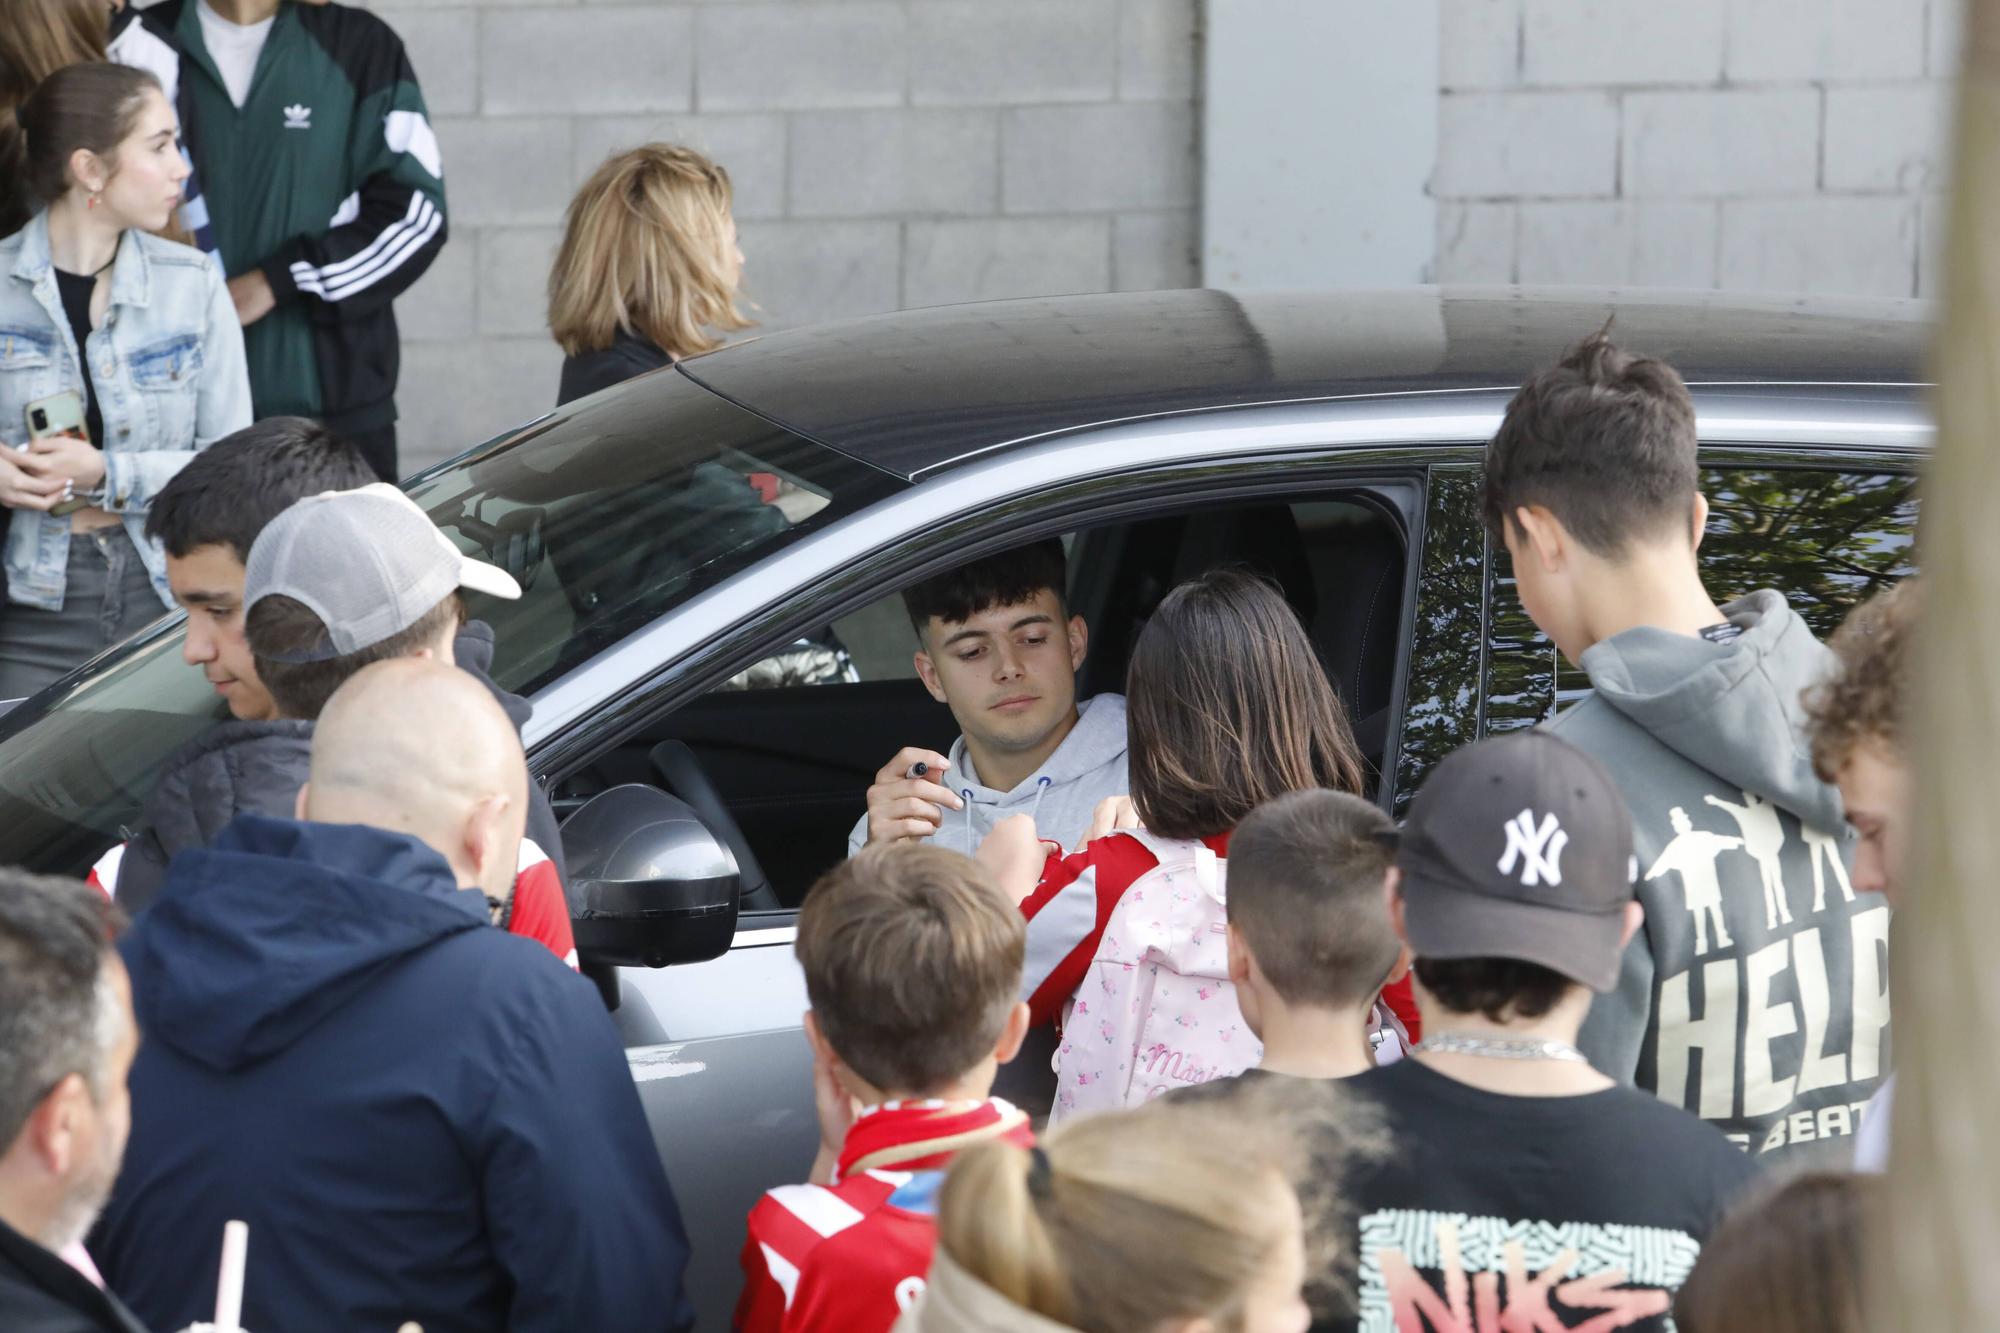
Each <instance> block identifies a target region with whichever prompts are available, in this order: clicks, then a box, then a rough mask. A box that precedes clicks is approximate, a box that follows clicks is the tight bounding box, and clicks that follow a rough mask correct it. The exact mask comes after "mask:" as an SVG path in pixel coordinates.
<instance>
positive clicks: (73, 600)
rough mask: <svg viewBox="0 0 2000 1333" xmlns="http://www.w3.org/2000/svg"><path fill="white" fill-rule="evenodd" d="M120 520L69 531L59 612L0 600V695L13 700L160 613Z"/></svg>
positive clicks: (136, 550) (150, 583)
mask: <svg viewBox="0 0 2000 1333" xmlns="http://www.w3.org/2000/svg"><path fill="white" fill-rule="evenodd" d="M166 613H167V612H166V608H165V607H163V606H161V605H160V598H159V594H158V593H155V592H154V591H153V581H152V579H151V578H150V577H148V575H147V573H146V564H145V562H144V561H143V560H141V559H140V558H139V548H138V547H136V546H134V545H133V544H132V538H131V537H130V536H129V535H128V534H127V533H126V531H125V528H124V525H122V524H118V525H115V526H112V527H107V528H99V529H98V530H97V531H95V532H72V533H71V534H70V537H69V566H68V570H67V573H66V575H65V578H64V580H63V609H62V610H60V611H44V610H42V609H41V608H40V607H34V606H22V605H21V604H20V603H18V602H7V601H0V699H19V698H22V697H24V696H26V695H30V694H33V693H34V692H35V691H37V690H39V689H41V688H42V687H43V686H45V685H48V684H51V683H52V682H54V681H55V679H56V678H57V677H59V676H61V675H62V674H63V673H64V672H66V671H68V670H70V669H71V668H72V667H76V666H79V665H81V664H82V663H84V662H85V661H88V660H89V659H90V658H92V657H95V656H96V655H97V654H98V653H100V652H102V651H103V650H104V649H106V648H109V647H110V646H111V645H112V644H114V643H119V642H122V641H123V640H125V639H128V638H130V637H132V635H134V634H137V633H138V632H139V631H140V630H142V629H144V628H146V626H148V625H150V624H152V623H153V622H154V621H155V620H158V619H159V618H160V617H161V616H163V615H165V614H166Z"/></svg>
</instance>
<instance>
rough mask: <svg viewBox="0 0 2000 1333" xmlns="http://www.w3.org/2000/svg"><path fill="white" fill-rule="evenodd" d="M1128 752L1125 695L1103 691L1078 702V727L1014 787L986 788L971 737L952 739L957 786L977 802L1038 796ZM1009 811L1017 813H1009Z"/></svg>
mask: <svg viewBox="0 0 2000 1333" xmlns="http://www.w3.org/2000/svg"><path fill="white" fill-rule="evenodd" d="M1124 756H1125V696H1124V695H1122V694H1100V695H1097V696H1096V697H1094V698H1090V699H1085V700H1084V701H1083V702H1082V703H1079V704H1078V705H1077V706H1076V725H1075V726H1074V727H1071V728H1070V732H1069V735H1067V736H1065V737H1063V742H1062V744H1061V745H1058V746H1057V747H1056V748H1055V753H1053V754H1051V755H1050V756H1049V757H1048V759H1047V760H1046V761H1045V762H1044V763H1043V764H1042V766H1041V767H1040V768H1038V769H1036V770H1035V771H1034V772H1033V773H1031V774H1029V775H1028V776H1027V777H1026V778H1025V779H1023V780H1022V782H1021V783H1020V785H1018V786H1016V787H1015V788H1013V789H1012V790H1011V791H1000V790H998V789H997V788H993V787H986V786H982V785H980V783H979V782H978V781H977V780H976V779H975V778H974V777H973V776H972V761H971V760H970V759H968V758H967V757H966V753H965V737H963V736H960V737H959V738H958V739H957V740H955V741H953V742H952V743H951V752H950V753H949V754H948V755H947V756H946V758H948V759H950V760H951V775H952V786H953V787H954V788H955V789H956V790H957V791H958V792H959V794H960V795H964V794H965V793H966V792H968V791H969V792H971V793H972V803H973V804H974V805H1014V804H1018V803H1020V802H1024V801H1032V800H1034V799H1035V796H1036V795H1037V793H1038V791H1039V790H1040V788H1041V787H1042V786H1043V785H1044V784H1046V785H1049V786H1063V785H1066V784H1068V783H1072V782H1075V781H1076V780H1077V779H1078V778H1080V777H1082V776H1084V775H1085V774H1086V773H1089V772H1091V771H1092V770H1093V769H1098V768H1102V767H1104V766H1105V765H1106V764H1108V763H1111V762H1113V761H1115V760H1121V759H1123V758H1124ZM1008 813H1010V814H1011V813H1015V812H1013V811H1009V812H1008Z"/></svg>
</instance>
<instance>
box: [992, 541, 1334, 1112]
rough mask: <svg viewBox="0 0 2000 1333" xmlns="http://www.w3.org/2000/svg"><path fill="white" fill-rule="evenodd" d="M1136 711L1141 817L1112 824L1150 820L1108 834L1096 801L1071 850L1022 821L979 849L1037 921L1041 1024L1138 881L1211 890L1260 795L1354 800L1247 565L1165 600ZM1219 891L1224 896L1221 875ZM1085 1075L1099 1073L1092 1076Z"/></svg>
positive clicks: (1307, 658) (1033, 930) (1034, 962)
mask: <svg viewBox="0 0 2000 1333" xmlns="http://www.w3.org/2000/svg"><path fill="white" fill-rule="evenodd" d="M1125 706H1126V709H1127V717H1128V726H1129V736H1128V739H1127V757H1128V760H1129V763H1130V765H1131V776H1132V783H1131V786H1132V796H1131V801H1130V803H1129V816H1135V817H1136V819H1134V818H1132V817H1125V818H1118V819H1116V820H1115V822H1117V823H1119V824H1129V823H1132V822H1136V823H1138V824H1139V825H1140V826H1141V827H1140V828H1138V829H1135V830H1131V831H1121V832H1112V831H1111V830H1110V828H1109V825H1110V823H1112V822H1114V820H1113V818H1112V812H1110V811H1101V812H1100V818H1099V821H1098V827H1097V828H1095V829H1093V833H1094V834H1101V835H1102V836H1094V837H1093V838H1092V839H1091V840H1090V841H1088V842H1086V843H1085V844H1084V845H1083V846H1082V847H1081V848H1080V849H1079V850H1077V851H1075V852H1073V853H1070V854H1069V855H1067V856H1064V855H1062V853H1061V849H1060V848H1057V849H1054V854H1053V855H1051V854H1050V848H1049V847H1048V846H1047V845H1046V844H1042V843H1040V842H1038V841H1037V839H1036V833H1035V827H1034V823H1033V821H1032V819H1030V818H1029V817H1028V816H1025V815H1017V816H1014V817H1013V818H1011V819H1007V820H1003V821H1001V822H1000V823H999V824H998V825H996V826H995V828H994V830H993V832H992V833H991V834H990V835H989V836H988V837H987V839H986V841H985V842H984V843H983V844H982V845H981V846H980V849H979V859H980V860H981V861H984V862H985V863H986V864H987V865H988V866H989V868H991V869H992V870H993V872H994V874H995V876H996V877H997V878H998V879H999V881H1000V884H1001V886H1002V887H1003V888H1005V889H1007V890H1008V891H1009V892H1010V893H1012V894H1013V895H1014V897H1015V898H1016V899H1018V900H1019V901H1020V903H1021V910H1022V912H1023V913H1024V914H1026V916H1027V917H1028V956H1027V966H1026V970H1025V980H1024V981H1023V991H1024V993H1025V995H1026V998H1027V1000H1028V1004H1029V1008H1030V1010H1031V1011H1032V1013H1033V1016H1034V1018H1035V1019H1036V1021H1038V1022H1051V1021H1054V1020H1056V1019H1057V1018H1058V1017H1060V1016H1061V1015H1062V1013H1063V1011H1064V1008H1065V1006H1067V1005H1068V1004H1069V1003H1070V1001H1071V999H1072V997H1074V996H1075V995H1076V994H1077V991H1078V988H1079V987H1080V986H1081V985H1082V984H1083V982H1084V981H1085V979H1086V977H1087V976H1088V975H1089V974H1090V972H1091V969H1092V964H1093V961H1094V960H1096V959H1097V958H1098V957H1099V950H1100V946H1103V948H1104V949H1106V950H1113V949H1115V948H1116V947H1117V945H1116V942H1115V941H1114V939H1113V934H1115V933H1116V932H1111V933H1107V927H1109V926H1110V925H1111V923H1112V919H1113V913H1114V910H1115V909H1117V908H1118V907H1119V905H1120V902H1121V900H1122V899H1123V898H1124V897H1125V894H1126V892H1127V891H1128V890H1130V889H1131V888H1132V887H1133V886H1134V885H1135V884H1137V883H1138V882H1139V881H1140V880H1142V879H1145V878H1147V877H1148V876H1154V875H1156V873H1168V872H1171V871H1173V870H1175V869H1177V868H1178V862H1179V861H1182V860H1185V861H1188V862H1189V863H1190V866H1192V867H1193V868H1194V869H1193V872H1192V873H1190V874H1188V875H1186V876H1183V881H1184V883H1186V884H1193V885H1196V886H1197V887H1196V888H1195V890H1194V892H1195V893H1196V895H1197V896H1199V895H1200V894H1201V893H1202V892H1204V891H1206V890H1207V888H1208V881H1207V880H1205V879H1204V878H1203V875H1204V873H1205V872H1203V871H1202V870H1201V869H1200V867H1201V866H1203V865H1206V864H1209V863H1211V862H1213V861H1215V860H1217V859H1220V858H1224V857H1226V856H1227V855H1228V847H1229V835H1230V832H1231V831H1232V830H1233V829H1235V827H1236V825H1237V823H1238V821H1240V820H1241V819H1242V818H1243V817H1244V816H1245V815H1247V814H1249V813H1250V812H1251V811H1252V810H1254V809H1256V808H1257V807H1258V806H1259V805H1261V804H1263V803H1264V802H1266V801H1268V800H1271V799H1272V798H1273V797H1277V796H1282V795H1284V794H1285V793H1286V792H1295V791H1308V790H1311V789H1313V788H1322V787H1323V788H1327V789H1330V790H1333V791H1343V792H1352V793H1356V794H1358V793H1360V791H1361V789H1362V786H1363V783H1364V780H1365V772H1364V766H1363V763H1362V759H1361V751H1360V747H1359V746H1357V745H1356V744H1355V740H1354V732H1353V730H1352V728H1351V727H1350V726H1349V725H1348V721H1347V710H1346V709H1345V708H1343V707H1342V706H1341V702H1340V700H1339V698H1338V697H1337V696H1336V695H1335V694H1334V690H1333V686H1332V685H1331V684H1329V683H1328V681H1327V678H1326V672H1325V671H1324V670H1323V669H1322V668H1321V666H1320V663H1319V659H1318V657H1317V656H1315V655H1314V653H1313V649H1312V643H1311V642H1310V641H1309V640H1308V639H1307V638H1306V632H1305V628H1304V626H1302V625H1300V624H1299V620H1298V617H1297V616H1296V615H1295V614H1293V612H1292V608H1291V607H1290V606H1289V605H1288V604H1287V603H1286V602H1285V599H1284V596H1283V595H1282V594H1281V593H1279V592H1278V590H1277V589H1276V588H1274V587H1272V586H1271V585H1270V584H1269V583H1266V582H1264V581H1263V580H1262V579H1259V578H1256V577H1254V576H1252V575H1250V574H1247V573H1244V572H1241V571H1238V570H1231V569H1224V570H1217V571H1214V572H1211V573H1208V574H1205V575H1203V576H1202V577H1200V578H1198V579H1194V580H1192V581H1190V582H1188V583H1184V584H1182V585H1181V586H1179V587H1177V588H1175V589H1174V590H1173V591H1172V592H1169V593H1168V594H1167V595H1166V598H1165V599H1164V600H1163V601H1161V603H1160V606H1159V609H1158V610H1157V611H1155V612H1154V613H1153V616H1152V618H1151V619H1150V620H1148V621H1147V622H1146V627H1145V629H1143V630H1142V631H1140V634H1139V639H1138V642H1137V643H1136V644H1135V645H1134V647H1133V649H1132V661H1131V665H1130V667H1129V668H1128V670H1127V674H1126V685H1125ZM1115 803H1116V798H1114V800H1113V801H1112V802H1107V803H1106V805H1107V806H1110V805H1114V804H1115ZM1204 858H1205V859H1204ZM1170 861H1171V864H1170ZM1174 892H1176V890H1173V889H1169V890H1168V891H1167V892H1166V893H1163V894H1162V895H1161V896H1162V898H1168V897H1170V896H1172V894H1173V893H1174ZM1213 896H1214V897H1215V898H1216V899H1217V901H1218V903H1219V900H1220V885H1219V883H1216V884H1215V885H1214V893H1213ZM1174 900H1175V901H1178V902H1185V901H1187V900H1186V899H1185V898H1176V899H1174ZM1161 910H1162V912H1165V911H1166V909H1165V908H1162V909H1161ZM1219 940H1220V936H1219V935H1218V936H1217V941H1218V942H1219ZM1126 943H1127V944H1130V943H1131V941H1130V940H1127V941H1126ZM1216 952H1217V953H1218V955H1219V943H1218V944H1217V950H1216ZM1201 975H1202V976H1208V975H1210V973H1208V972H1206V971H1204V972H1202V973H1201ZM1205 989H1206V991H1207V993H1205V994H1204V995H1203V997H1202V998H1203V999H1210V998H1212V996H1213V995H1214V994H1215V993H1217V992H1220V993H1223V994H1224V995H1225V996H1226V995H1227V993H1228V992H1227V982H1226V980H1218V981H1217V983H1216V985H1214V986H1211V987H1206V988H1205ZM1108 993H1109V983H1107V994H1108ZM1095 998H1097V999H1098V1000H1099V1001H1100V1002H1104V997H1103V996H1097V997H1095ZM1156 998H1157V997H1156ZM1078 1012H1079V1013H1081V1012H1082V1006H1081V1005H1079V1006H1078ZM1111 1026H1112V1025H1111V1022H1110V1020H1109V1018H1108V1017H1107V1019H1106V1022H1105V1024H1104V1027H1105V1034H1104V1038H1103V1039H1104V1041H1105V1042H1112V1041H1113V1036H1112V1034H1111V1033H1110V1028H1111ZM1095 1030H1096V1029H1093V1031H1095ZM1068 1044H1069V1043H1067V1042H1066V1043H1065V1046H1066V1047H1067V1046H1068ZM1235 1049H1236V1050H1237V1051H1238V1052H1240V1054H1241V1055H1243V1056H1244V1057H1246V1059H1245V1062H1244V1063H1243V1064H1239V1065H1238V1066H1237V1068H1236V1069H1228V1068H1216V1067H1211V1066H1210V1065H1209V1064H1208V1063H1207V1062H1206V1061H1205V1060H1204V1061H1202V1062H1201V1063H1202V1072H1203V1073H1204V1074H1205V1075H1206V1076H1209V1077H1213V1076H1215V1075H1219V1074H1229V1073H1235V1072H1239V1071H1240V1070H1241V1069H1242V1068H1244V1067H1247V1064H1249V1063H1254V1062H1255V1060H1256V1054H1257V1053H1256V1043H1255V1040H1254V1039H1253V1038H1251V1037H1249V1036H1248V1035H1247V1034H1246V1035H1245V1036H1244V1037H1243V1040H1242V1041H1241V1042H1239V1043H1237V1044H1236V1048H1235ZM1058 1063H1059V1064H1061V1063H1062V1056H1061V1055H1060V1054H1059V1056H1058ZM1078 1077H1081V1078H1083V1079H1085V1080H1087V1081H1095V1079H1094V1078H1093V1077H1092V1075H1090V1074H1088V1073H1083V1074H1080V1075H1078ZM1066 1081H1067V1080H1066ZM1180 1081H1183V1082H1192V1081H1200V1079H1198V1078H1192V1077H1190V1078H1184V1079H1181V1080H1180ZM1075 1091H1076V1090H1075V1089H1069V1088H1065V1089H1064V1090H1062V1091H1061V1092H1059V1093H1058V1100H1057V1109H1058V1111H1063V1110H1065V1109H1076V1107H1077V1104H1078V1102H1077V1099H1076V1097H1075V1095H1074V1094H1075ZM1065 1092H1066V1093H1069V1094H1071V1095H1070V1096H1069V1097H1065V1096H1064V1093H1065ZM1100 1095H1101V1094H1100ZM1119 1095H1120V1096H1124V1097H1127V1098H1128V1099H1129V1098H1135V1097H1137V1096H1138V1095H1139V1094H1138V1093H1137V1092H1128V1093H1121V1094H1119ZM1084 1100H1086V1101H1087V1100H1089V1098H1088V1097H1086V1098H1085V1099H1084Z"/></svg>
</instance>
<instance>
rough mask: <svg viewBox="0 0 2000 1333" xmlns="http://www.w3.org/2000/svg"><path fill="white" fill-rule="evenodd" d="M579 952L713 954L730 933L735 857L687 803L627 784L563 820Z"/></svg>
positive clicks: (621, 961) (658, 959)
mask: <svg viewBox="0 0 2000 1333" xmlns="http://www.w3.org/2000/svg"><path fill="white" fill-rule="evenodd" d="M562 838H563V852H564V855H565V856H566V857H567V859H568V861H569V888H570V902H571V903H572V904H573V906H572V913H573V915H572V916H571V918H570V925H571V929H572V930H573V932H574V934H575V936H576V950H577V954H578V955H579V956H580V957H582V958H585V959H589V960H592V961H596V962H603V963H610V964H614V965H616V966H620V967H666V966H669V965H670V964H674V963H700V962H706V961H707V960H708V959H711V958H720V957H721V956H722V955H723V954H725V953H727V952H728V951H729V944H730V941H731V940H732V939H734V938H735V936H736V908H737V895H738V894H739V892H740V891H741V883H742V876H741V874H740V873H739V872H738V871H737V868H736V858H735V857H734V856H732V855H730V852H729V847H728V845H727V844H726V843H724V842H723V841H722V840H721V839H720V838H717V837H716V836H715V835H714V834H712V833H710V832H709V831H708V828H707V826H706V825H704V824H703V823H702V822H701V820H700V819H699V818H698V817H697V816H696V815H695V812H694V811H693V810H692V809H691V808H690V807H689V806H688V804H687V803H686V802H685V801H681V800H678V799H677V798H675V797H672V796H669V795H667V794H666V793H665V792H663V791H661V790H660V789H659V788H657V787H648V786H645V785H643V784H641V783H636V782H635V783H628V784H626V785H624V786H620V787H613V788H611V789H610V790H608V791H603V792H599V793H598V794H597V795H596V796H593V797H591V798H590V800H589V801H587V802H585V803H584V804H583V805H582V806H581V807H580V808H578V810H577V811H576V813H575V814H573V815H571V816H570V817H569V818H568V819H567V820H565V821H564V823H563V826H562Z"/></svg>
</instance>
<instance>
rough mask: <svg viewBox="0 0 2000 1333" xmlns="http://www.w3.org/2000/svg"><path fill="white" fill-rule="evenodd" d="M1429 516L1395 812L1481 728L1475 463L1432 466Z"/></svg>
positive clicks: (1480, 562) (1480, 544)
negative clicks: (1439, 763)
mask: <svg viewBox="0 0 2000 1333" xmlns="http://www.w3.org/2000/svg"><path fill="white" fill-rule="evenodd" d="M1425 515H1426V516H1425V519H1424V547H1423V553H1422V557H1421V558H1422V564H1421V566H1420V567H1419V572H1418V576H1417V614H1416V637H1415V639H1414V641H1413V642H1412V643H1411V645H1410V671H1409V686H1408V703H1407V704H1406V706H1405V708H1404V711H1403V732H1402V743H1401V745H1400V747H1399V748H1398V751H1397V755H1396V769H1395V772H1396V783H1395V797H1394V804H1393V809H1394V811H1395V813H1396V815H1397V816H1398V817H1400V816H1401V815H1402V814H1403V812H1404V810H1405V809H1406V808H1408V806H1409V803H1410V800H1411V798H1412V797H1414V796H1415V795H1416V794H1417V788H1418V787H1420V786H1422V785H1423V780H1424V775H1425V774H1426V773H1428V772H1429V771H1430V768H1431V765H1433V764H1435V763H1436V762H1437V761H1438V760H1440V759H1442V758H1444V757H1445V756H1446V755H1447V754H1450V753H1451V752H1452V751H1453V750H1455V749H1457V748H1458V747H1459V746H1461V745H1465V744H1468V743H1470V742H1471V741H1472V740H1473V739H1474V738H1475V737H1476V736H1477V735H1478V730H1479V612H1480V586H1479V581H1480V576H1481V573H1482V572H1483V570H1484V567H1485V558H1486V534H1485V529H1484V528H1483V527H1482V526H1481V523H1480V517H1479V468H1478V466H1477V465H1476V464H1475V465H1467V466H1463V467H1460V466H1451V467H1434V468H1432V469H1431V472H1430V494H1429V498H1428V501H1427V504H1426V508H1425Z"/></svg>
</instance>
